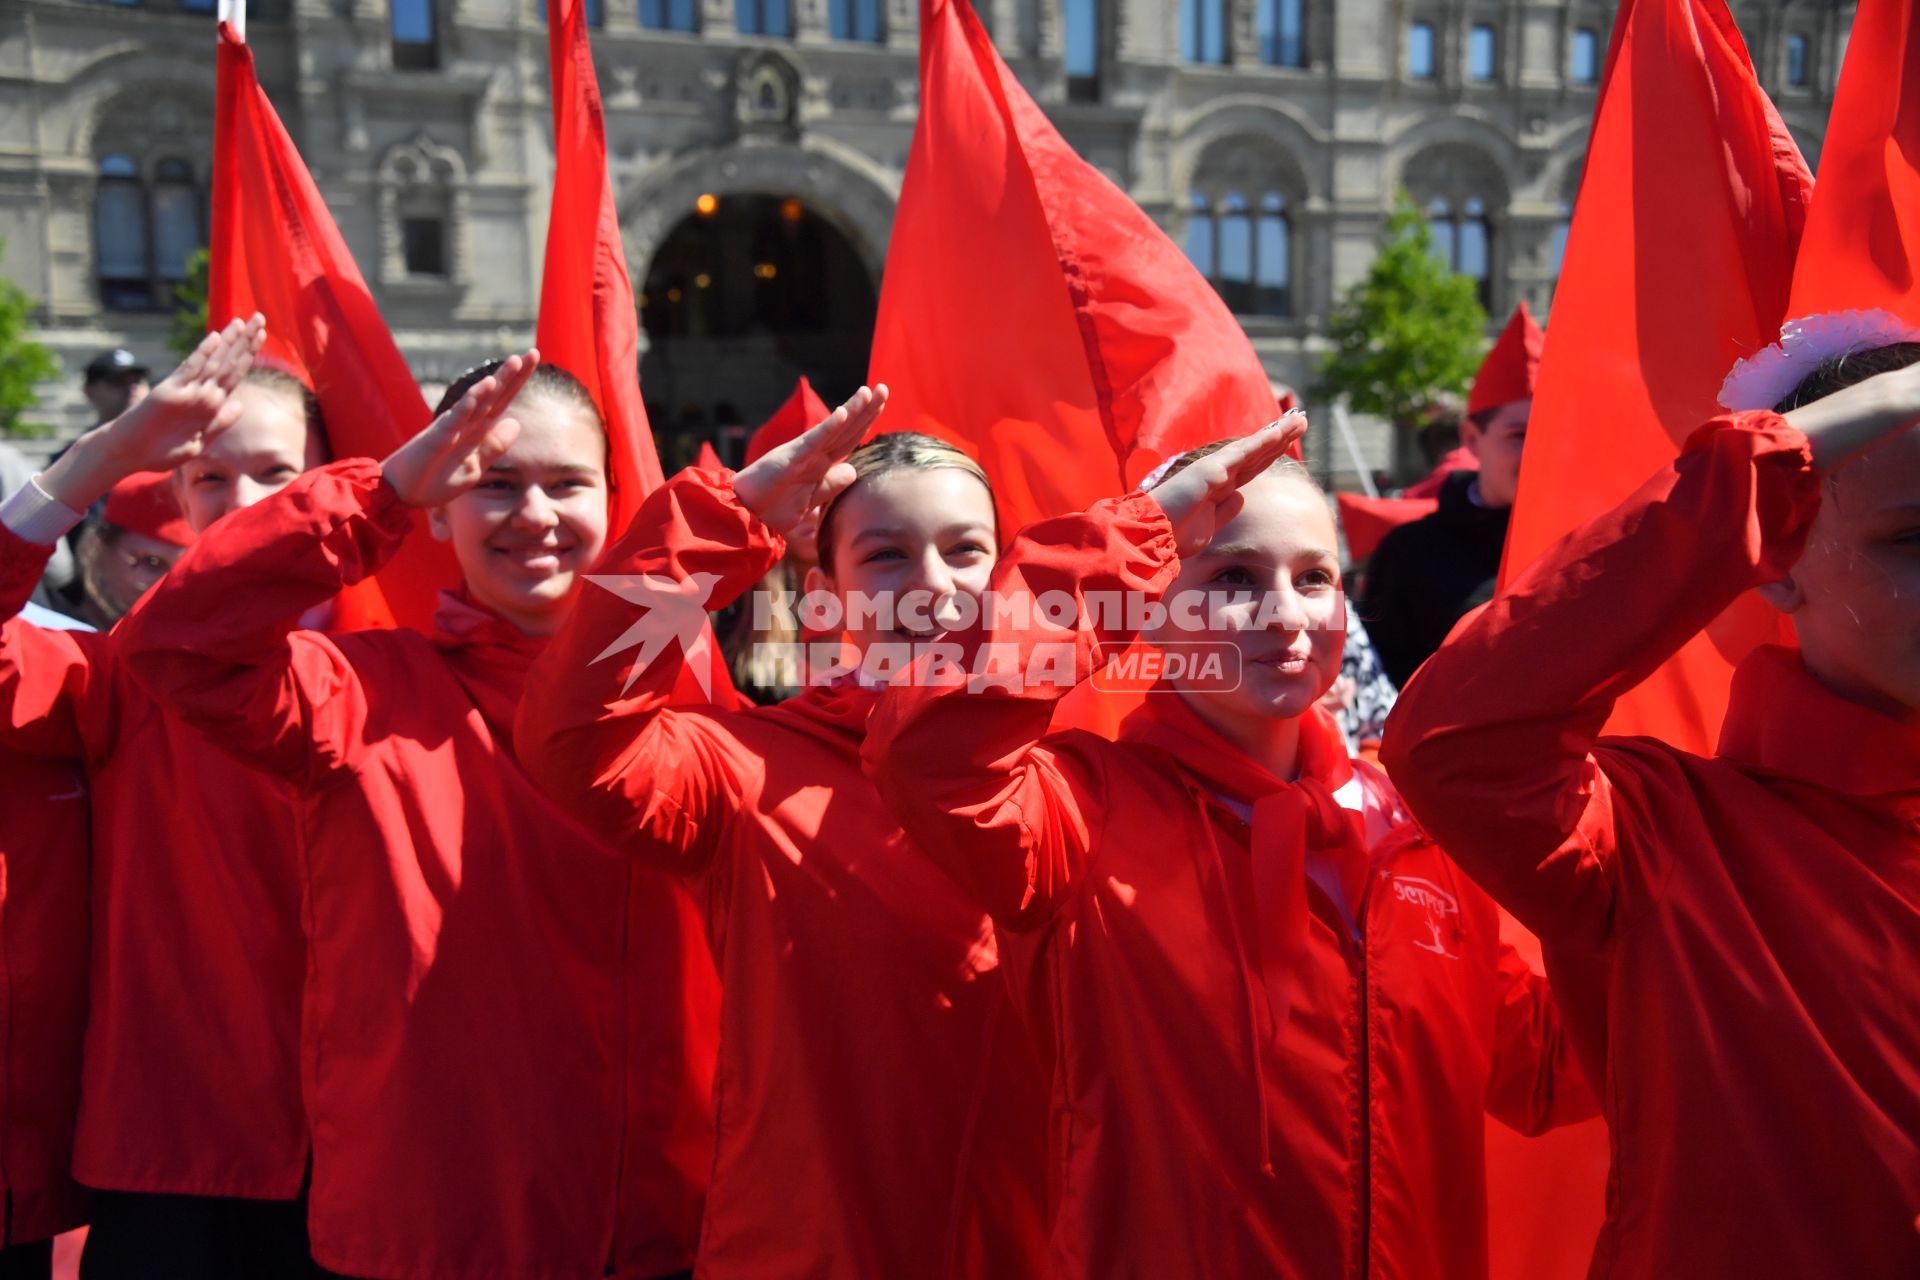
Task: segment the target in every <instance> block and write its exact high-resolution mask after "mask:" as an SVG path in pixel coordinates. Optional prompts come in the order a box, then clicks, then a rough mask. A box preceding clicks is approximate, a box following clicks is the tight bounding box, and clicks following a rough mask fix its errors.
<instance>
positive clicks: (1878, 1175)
mask: <svg viewBox="0 0 1920 1280" xmlns="http://www.w3.org/2000/svg"><path fill="white" fill-rule="evenodd" d="M1860 318H1861V317H1859V316H1858V315H1857V314H1854V315H1845V316H1841V317H1838V318H1837V320H1838V322H1839V323H1841V324H1846V323H1849V322H1850V321H1853V320H1857V319H1860ZM1867 318H1871V313H1869V316H1868V317H1867ZM1882 318H1884V317H1882ZM1916 360H1920V344H1911V343H1909V344H1903V345H1901V346H1897V347H1892V348H1885V349H1880V350H1870V351H1866V352H1862V353H1859V354H1852V355H1848V356H1846V357H1844V358H1842V359H1836V360H1833V361H1829V362H1826V363H1824V364H1821V365H1820V367H1818V368H1817V369H1816V370H1815V371H1814V372H1813V373H1812V374H1810V375H1809V376H1808V378H1807V380H1806V381H1805V382H1803V383H1802V384H1801V385H1800V387H1799V388H1798V390H1796V391H1794V392H1793V393H1792V394H1791V395H1790V396H1788V398H1787V399H1786V400H1785V401H1783V402H1781V403H1780V405H1779V406H1778V408H1779V412H1775V411H1771V410H1755V411H1749V412H1741V413H1736V414H1733V415H1731V416H1729V417H1724V418H1720V419H1717V420H1715V421H1713V422H1710V423H1708V424H1707V425H1706V426H1704V427H1702V428H1701V429H1700V430H1699V431H1697V432H1695V433H1694V435H1693V436H1692V438H1691V439H1690V440H1689V441H1688V442H1687V446H1686V448H1685V450H1684V451H1683V452H1682V453H1681V455H1680V456H1679V458H1677V459H1676V460H1675V462H1674V463H1673V465H1672V466H1671V467H1669V468H1668V469H1666V470H1665V471H1663V472H1662V473H1660V474H1659V475H1656V476H1654V477H1653V478H1652V479H1650V480H1649V481H1648V482H1647V483H1646V485H1645V486H1644V487H1642V488H1641V489H1640V491H1639V492H1638V493H1636V494H1634V495H1633V496H1632V497H1630V498H1629V499H1627V501H1625V502H1624V503H1622V504H1621V505H1620V506H1619V507H1617V508H1616V509H1614V510H1613V511H1611V512H1608V513H1607V514H1605V515H1603V516H1600V517H1598V518H1597V519H1595V520H1594V521H1592V522H1591V523H1589V524H1587V525H1586V526H1584V527H1583V528H1581V529H1579V530H1576V531H1575V532H1574V533H1572V534H1570V535H1569V536H1568V537H1567V538H1565V539H1563V540H1562V541H1560V542H1559V543H1558V544H1556V545H1555V546H1554V547H1552V548H1551V549H1549V550H1548V551H1547V552H1546V553H1544V554H1543V555H1542V556H1541V557H1540V559H1539V560H1538V561H1536V562H1535V563H1534V564H1533V565H1532V566H1531V567H1530V568H1528V570H1527V571H1526V572H1525V573H1524V574H1522V575H1521V576H1520V577H1519V578H1518V579H1517V580H1516V581H1515V582H1514V583H1513V585H1512V586H1511V588H1510V589H1509V590H1508V592H1507V593H1506V594H1504V595H1502V596H1501V597H1500V598H1499V599H1497V600H1495V601H1494V602H1493V604H1492V605H1490V606H1489V607H1488V608H1487V609H1486V611H1485V612H1483V613H1481V614H1480V615H1478V616H1477V617H1476V618H1474V619H1473V620H1472V621H1471V622H1470V623H1468V624H1467V625H1466V626H1465V627H1464V628H1463V629H1462V630H1461V631H1460V632H1458V633H1457V634H1456V635H1455V636H1454V637H1453V639H1452V640H1451V641H1450V642H1449V643H1448V645H1447V646H1446V647H1445V648H1443V649H1441V650H1440V652H1439V653H1438V654H1436V655H1435V656H1434V658H1433V659H1432V660H1431V661H1430V662H1429V663H1428V664H1427V665H1426V667H1424V668H1423V669H1422V670H1421V672H1420V674H1419V676H1418V677H1417V678H1415V679H1414V680H1413V681H1412V682H1411V683H1410V684H1409V685H1408V688H1407V691H1406V693H1405V694H1403V695H1402V698H1401V700H1400V703H1399V706H1398V708H1397V709H1396V710H1395V712H1394V715H1393V718H1392V720H1391V721H1390V722H1389V723H1388V726H1387V736H1386V743H1385V748H1384V751H1383V753H1382V754H1383V758H1384V759H1385V760H1386V761H1387V763H1388V767H1389V768H1391V769H1392V770H1393V774H1394V777H1395V778H1396V779H1397V780H1398V781H1399V782H1400V785H1401V787H1402V788H1403V789H1404V790H1405V792H1406V795H1407V798H1408V802H1409V803H1410V804H1411V805H1412V806H1413V808H1414V811H1415V812H1416V813H1417V814H1418V815H1419V817H1420V819H1421V821H1422V822H1423V823H1425V824H1426V825H1427V827H1428V828H1429V829H1430V830H1431V831H1433V832H1434V834H1435V835H1436V836H1438V837H1439V838H1440V839H1442V840H1444V841H1445V842H1446V845H1447V848H1448V849H1450V850H1453V851H1454V852H1455V853H1456V854H1457V856H1458V857H1459V859H1460V861H1461V864H1462V865H1463V866H1465V867H1467V868H1468V869H1469V870H1470V871H1471V872H1472V873H1473V874H1474V875H1475V876H1476V877H1478V878H1479V879H1480V880H1481V882H1482V883H1484V884H1485V885H1486V886H1487V887H1488V889H1489V890H1490V891H1491V892H1492V893H1493V894H1494V895H1495V896H1496V897H1498V898H1499V899H1500V900H1501V902H1502V903H1503V904H1504V905H1505V906H1506V907H1507V909H1508V910H1510V911H1512V912H1513V914H1514V915H1515V916H1517V917H1519V918H1520V920H1521V921H1522V922H1523V923H1525V924H1526V925H1527V927H1528V928H1530V929H1532V930H1533V931H1534V932H1535V933H1536V934H1538V935H1539V937H1540V941H1541V943H1542V945H1543V946H1544V948H1545V950H1546V953H1547V961H1548V964H1549V965H1550V966H1552V967H1553V968H1554V971H1555V973H1556V980H1557V981H1559V989H1560V994H1561V998H1562V1000H1563V1003H1564V1005H1565V1008H1566V1011H1567V1021H1568V1029H1569V1034H1570V1035H1571V1036H1572V1037H1573V1039H1574V1043H1575V1047H1576V1048H1577V1050H1578V1051H1579V1052H1580V1054H1581V1056H1582V1058H1583V1060H1584V1061H1585V1062H1586V1063H1587V1065H1588V1067H1589V1071H1590V1073H1591V1075H1592V1077H1593V1079H1594V1080H1595V1081H1596V1082H1597V1083H1600V1084H1603V1086H1604V1087H1603V1088H1602V1096H1603V1097H1604V1098H1605V1100H1606V1111H1607V1121H1608V1125H1609V1128H1610V1129H1611V1130H1612V1143H1613V1169H1612V1175H1611V1179H1610V1182H1609V1188H1610V1195H1609V1196H1608V1206H1607V1207H1608V1215H1607V1220H1606V1225H1605V1227H1604V1228H1603V1230H1602V1232H1601V1236H1600V1242H1599V1246H1598V1249H1597V1251H1596V1253H1595V1255H1594V1261H1593V1274H1594V1275H1596V1276H1602V1275H1612V1276H1679V1275H1685V1276H1701V1277H1729V1278H1731V1277H1744V1276H1848V1277H1859V1278H1861V1280H1870V1278H1875V1277H1883V1278H1884V1280H1894V1278H1895V1277H1909V1278H1910V1277H1912V1276H1915V1275H1920V1232H1917V1231H1916V1229H1915V1214H1916V1212H1920V980H1916V976H1915V975H1916V974H1917V973H1920V502H1917V501H1916V495H1920V432H1915V431H1913V430H1911V429H1910V427H1911V424H1912V423H1913V422H1914V421H1915V420H1916V418H1920V364H1915V363H1914V362H1915V361H1916ZM1813 362H1814V361H1813V360H1811V359H1809V360H1806V361H1802V360H1794V361H1792V362H1791V363H1788V362H1786V361H1784V360H1783V361H1781V362H1780V363H1779V364H1776V365H1774V366H1772V367H1774V368H1776V369H1777V368H1781V367H1785V368H1788V369H1791V368H1792V367H1793V366H1794V365H1802V364H1804V363H1813ZM1874 374H1878V375H1879V376H1870V375H1874ZM1863 378H1864V379H1867V380H1866V381H1860V380H1861V379H1863ZM1854 383H1857V384H1858V385H1850V384H1854ZM1772 399H1773V395H1772V394H1768V395H1766V396H1764V397H1763V398H1761V400H1760V402H1761V403H1767V402H1769V401H1771V400H1772ZM1754 587H1759V589H1760V592H1761V594H1762V595H1763V596H1764V597H1765V598H1766V599H1767V600H1768V601H1770V602H1771V603H1772V604H1773V605H1774V606H1775V607H1777V608H1779V609H1782V610H1784V611H1785V612H1786V613H1787V614H1788V616H1789V617H1790V618H1791V620H1792V622H1793V625H1794V629H1795V631H1796V633H1797V636H1798V639H1799V645H1798V647H1797V649H1793V648H1782V647H1777V646H1767V647H1763V648H1761V649H1759V650H1756V651H1755V652H1754V653H1753V654H1751V655H1750V656H1748V657H1747V658H1746V659H1745V660H1744V661H1743V662H1742V663H1741V664H1740V666H1739V667H1738V668H1737V669H1736V670H1735V673H1734V677H1733V685H1732V689H1731V691H1730V697H1729V703H1728V708H1727V715H1726V719H1725V721H1724V722H1723V724H1722V728H1721V733H1720V742H1719V749H1718V751H1717V752H1715V754H1713V755H1711V756H1705V757H1702V756H1696V755H1692V754H1689V753H1687V752H1684V751H1680V750H1677V749H1675V748H1673V747H1670V746H1668V745H1666V744H1664V743H1661V742H1658V741H1654V740H1651V739H1645V738H1616V737H1601V736H1599V735H1600V731H1601V726H1603V725H1604V724H1605V723H1606V721H1607V717H1608V714H1609V712H1610V711H1611V709H1612V705H1613V701H1614V699H1615V698H1617V697H1618V696H1620V694H1622V693H1623V692H1625V691H1626V690H1628V689H1631V688H1632V687H1633V686H1635V685H1636V684H1638V683H1639V682H1640V681H1641V680H1643V679H1645V678H1646V677H1647V675H1649V674H1650V673H1651V672H1652V671H1653V670H1654V669H1655V668H1656V667H1658V666H1659V665H1660V664H1661V663H1662V662H1664V661H1665V660H1666V659H1668V658H1669V657H1671V656H1672V655H1673V654H1674V653H1675V652H1676V651H1677V650H1679V649H1680V648H1681V647H1682V646H1683V645H1685V644H1688V643H1689V642H1691V641H1693V640H1694V639H1695V637H1696V636H1698V635H1699V633H1700V632H1702V631H1703V630H1705V629H1707V628H1709V627H1710V626H1711V624H1712V623H1713V621H1714V619H1715V618H1716V617H1718V616H1719V615H1720V614H1721V613H1722V611H1724V610H1726V609H1727V608H1729V607H1730V606H1732V605H1733V604H1734V602H1735V601H1736V600H1737V599H1738V598H1739V597H1740V596H1741V595H1743V594H1744V593H1746V592H1747V591H1748V590H1749V589H1750V588H1754ZM1562 974H1564V975H1569V976H1568V978H1567V979H1565V980H1561V979H1560V975H1562ZM1572 975H1578V981H1577V982H1575V981H1573V980H1572Z"/></svg>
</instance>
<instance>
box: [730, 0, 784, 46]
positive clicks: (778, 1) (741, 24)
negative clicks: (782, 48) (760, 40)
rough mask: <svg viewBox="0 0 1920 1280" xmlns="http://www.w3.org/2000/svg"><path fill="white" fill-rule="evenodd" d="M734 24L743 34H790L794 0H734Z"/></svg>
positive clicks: (782, 35) (781, 35)
mask: <svg viewBox="0 0 1920 1280" xmlns="http://www.w3.org/2000/svg"><path fill="white" fill-rule="evenodd" d="M733 24H734V26H735V27H737V28H738V29H739V31H740V34H741V35H743V36H780V37H786V36H790V35H792V34H793V3H792V0H733Z"/></svg>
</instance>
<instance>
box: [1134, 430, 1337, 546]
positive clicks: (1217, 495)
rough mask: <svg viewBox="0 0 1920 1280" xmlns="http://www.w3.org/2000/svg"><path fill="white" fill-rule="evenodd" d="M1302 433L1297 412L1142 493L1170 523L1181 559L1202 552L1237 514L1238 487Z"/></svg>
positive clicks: (1265, 466) (1194, 463) (1285, 449)
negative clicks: (1171, 523)
mask: <svg viewBox="0 0 1920 1280" xmlns="http://www.w3.org/2000/svg"><path fill="white" fill-rule="evenodd" d="M1306 433H1307V418H1306V415H1305V414H1303V413H1301V412H1300V411H1299V410H1298V409H1295V410H1293V411H1291V412H1289V413H1288V414H1287V415H1286V416H1285V417H1283V418H1281V419H1280V420H1279V421H1278V422H1271V423H1268V424H1267V425H1266V426H1264V427H1262V428H1260V429H1259V430H1258V431H1256V432H1254V433H1253V434H1252V435H1250V436H1244V437H1242V438H1241V439H1239V440H1236V441H1234V442H1233V443H1232V444H1230V445H1227V446H1225V447H1224V448H1221V449H1219V450H1216V451H1215V452H1213V453H1210V454H1208V455H1207V456H1206V457H1204V458H1201V459H1200V460H1199V461H1197V462H1193V463H1191V464H1189V465H1188V466H1187V467H1185V468H1184V469H1182V470H1181V471H1179V472H1176V473H1175V474H1174V475H1173V476H1171V477H1169V478H1168V479H1166V480H1163V481H1161V482H1160V483H1159V484H1157V485H1155V486H1154V487H1153V488H1152V489H1150V490H1148V491H1147V496H1148V497H1150V498H1152V499H1153V500H1154V501H1155V502H1157V503H1159V504H1160V509H1161V510H1162V511H1164V512H1166V513H1167V519H1168V520H1170V521H1172V522H1173V538H1174V544H1175V546H1176V548H1177V549H1178V551H1179V553H1180V554H1181V555H1182V556H1191V555H1194V554H1197V553H1198V552H1201V551H1204V550H1206V547H1207V544H1208V543H1209V542H1212V541H1213V537H1214V535H1215V534H1216V533H1218V532H1219V531H1220V528H1221V526H1222V525H1225V524H1226V523H1227V522H1228V521H1229V520H1232V519H1233V518H1234V517H1235V516H1236V515H1238V514H1239V513H1240V508H1241V506H1242V505H1243V504H1244V502H1245V499H1243V498H1242V497H1241V496H1240V489H1241V487H1242V486H1244V485H1246V484H1247V483H1248V482H1250V481H1251V480H1252V479H1253V478H1254V477H1255V476H1257V475H1259V474H1260V473H1261V472H1263V471H1265V470H1266V469H1267V468H1268V467H1270V466H1272V465H1273V464H1274V463H1276V462H1278V461H1279V460H1280V458H1281V455H1283V454H1284V453H1286V451H1287V450H1288V449H1291V448H1292V447H1293V444H1294V441H1296V440H1298V439H1299V438H1300V437H1301V436H1303V435H1305V434H1306Z"/></svg>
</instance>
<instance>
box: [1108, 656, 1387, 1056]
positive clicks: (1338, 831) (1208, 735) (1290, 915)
mask: <svg viewBox="0 0 1920 1280" xmlns="http://www.w3.org/2000/svg"><path fill="white" fill-rule="evenodd" d="M1120 737H1121V739H1122V740H1123V741H1128V742H1139V743H1144V744H1146V745H1148V746H1153V747H1158V748H1160V749H1161V750H1162V751H1164V752H1166V753H1167V754H1168V755H1169V756H1171V757H1172V759H1173V760H1174V762H1175V763H1176V764H1178V765H1179V767H1180V768H1181V769H1183V770H1185V771H1186V772H1187V773H1188V774H1189V775H1191V776H1192V777H1193V778H1194V779H1195V780H1196V781H1197V782H1199V783H1200V784H1201V785H1202V786H1203V787H1205V788H1206V789H1207V790H1208V791H1211V792H1213V793H1214V794H1215V795H1219V796H1225V797H1227V798H1229V799H1232V800H1237V801H1239V802H1241V803H1242V804H1245V805H1247V806H1249V807H1250V808H1251V809H1252V811H1253V840H1252V851H1253V862H1252V873H1253V889H1254V905H1255V909H1256V910H1257V911H1258V912H1259V918H1260V946H1259V951H1260V957H1259V959H1260V976H1261V980H1262V982H1263V983H1264V985H1265V986H1266V989H1267V1004H1268V1007H1269V1008H1270V1009H1271V1010H1272V1012H1273V1018H1274V1027H1275V1029H1276V1031H1277V1030H1279V1029H1280V1028H1284V1027H1285V1026H1286V1024H1287V1004H1288V999H1289V992H1290V990H1291V988H1292V985H1293V979H1292V975H1293V974H1295V973H1297V972H1298V971H1299V967H1300V965H1301V964H1302V963H1303V957H1304V954H1305V950H1306V942H1307V872H1306V866H1307V854H1308V851H1309V850H1312V851H1314V852H1318V853H1325V854H1326V855H1327V856H1328V857H1329V858H1330V859H1331V860H1332V861H1333V863H1334V865H1336V866H1338V867H1339V868H1340V870H1341V876H1342V879H1343V880H1344V881H1345V882H1346V884H1347V889H1348V893H1347V902H1348V904H1349V906H1350V907H1351V908H1352V910H1353V911H1354V912H1355V914H1356V915H1358V913H1359V910H1360V897H1361V894H1362V893H1363V892H1364V889H1365V884H1366V874H1367V841H1366V828H1365V823H1364V819H1363V817H1362V815H1360V814H1358V813H1354V812H1351V811H1349V810H1346V809H1343V808H1341V807H1340V803H1339V801H1337V800H1335V799H1334V796H1333V793H1334V792H1335V791H1337V790H1339V789H1340V788H1341V787H1343V786H1345V785H1346V784H1347V783H1348V782H1350V781H1352V779H1353V761H1352V760H1351V759H1349V758H1348V756H1347V743H1346V738H1345V737H1344V736H1343V735H1342V734H1341V732H1340V728H1339V726H1338V725H1337V724H1335V723H1334V721H1333V718H1332V717H1331V716H1329V715H1327V714H1326V712H1324V711H1322V710H1320V709H1319V708H1318V707H1315V708H1314V709H1313V710H1312V711H1310V712H1308V713H1307V714H1306V715H1304V716H1301V717H1300V776H1299V778H1297V779H1296V780H1294V781H1292V782H1288V781H1286V780H1284V779H1281V778H1277V777H1275V776H1274V775H1273V774H1271V773H1269V772H1268V771H1267V770H1266V768H1265V767H1264V766H1262V765H1260V764H1259V763H1258V762H1256V761H1255V760H1254V759H1253V758H1252V757H1250V756H1248V755H1247V754H1246V753H1245V752H1243V751H1241V750H1240V749H1239V748H1238V747H1236V746H1234V745H1233V744H1232V743H1230V742H1228V741H1227V740H1226V739H1225V738H1223V737H1221V736H1220V734H1219V733H1217V732H1216V731H1215V730H1214V729H1212V728H1211V727H1209V726H1208V725H1207V723H1206V722H1205V721H1203V720H1202V719H1200V717H1199V716H1198V715H1196V714H1195V713H1194V711H1193V709H1192V708H1191V707H1189V706H1188V705H1187V702H1186V699H1184V698H1182V697H1181V696H1180V695H1179V694H1177V693H1175V692H1173V691H1172V690H1171V689H1168V688H1167V687H1166V686H1164V685H1161V686H1158V687H1156V688H1155V689H1154V690H1153V691H1152V692H1151V693H1149V694H1148V695H1147V696H1146V697H1145V698H1144V699H1143V700H1142V701H1141V704H1140V708H1139V709H1138V710H1137V711H1135V712H1134V713H1133V714H1131V715H1129V716H1128V717H1127V718H1126V720H1125V721H1124V722H1123V723H1122V724H1121V726H1120Z"/></svg>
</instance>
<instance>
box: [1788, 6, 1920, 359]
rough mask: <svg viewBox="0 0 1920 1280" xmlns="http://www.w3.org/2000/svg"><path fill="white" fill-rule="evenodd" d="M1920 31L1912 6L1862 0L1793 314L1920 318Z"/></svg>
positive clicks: (1831, 121)
mask: <svg viewBox="0 0 1920 1280" xmlns="http://www.w3.org/2000/svg"><path fill="white" fill-rule="evenodd" d="M1909 89H1913V90H1915V92H1916V94H1920V30H1917V29H1916V26H1915V20H1914V11H1913V6H1912V5H1911V4H1901V3H1893V2H1892V0H1862V3H1861V5H1860V7H1859V8H1858V9H1857V10H1856V11H1855V13H1854V18H1853V31H1852V34H1851V35H1849V36H1848V37H1847V61H1846V65H1845V66H1844V67H1842V68H1841V71H1840V83H1839V85H1838V86H1837V87H1836V88H1835V90H1834V94H1833V111H1832V114H1831V115H1830V116H1829V117H1828V120H1827V136H1826V140H1825V142H1824V144H1823V145H1822V147H1821V150H1820V198H1819V199H1818V200H1815V201H1814V202H1813V208H1812V210H1811V211H1810V213H1809V215H1808V218H1807V234H1806V238H1805V239H1804V240H1803V242H1802V243H1801V246H1800V257H1799V261H1798V265H1797V266H1796V268H1795V271H1794V276H1793V301H1792V304H1791V305H1790V306H1789V307H1788V308H1787V318H1788V319H1799V318H1801V317H1803V316H1810V315H1817V314H1820V313H1821V312H1826V311H1852V310H1862V309H1866V308H1880V309H1883V310H1886V311H1890V312H1892V313H1893V314H1894V315H1896V316H1898V317H1899V318H1901V319H1902V320H1905V321H1906V322H1907V323H1909V324H1914V323H1920V280H1916V279H1915V276H1914V265H1915V264H1916V263H1920V168H1916V164H1917V163H1920V162H1916V159H1915V157H1916V156H1920V102H1914V101H1910V100H1909V99H1908V97H1907V90H1909Z"/></svg>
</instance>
